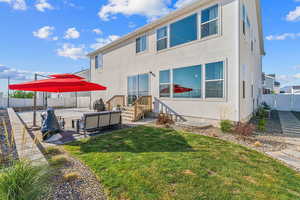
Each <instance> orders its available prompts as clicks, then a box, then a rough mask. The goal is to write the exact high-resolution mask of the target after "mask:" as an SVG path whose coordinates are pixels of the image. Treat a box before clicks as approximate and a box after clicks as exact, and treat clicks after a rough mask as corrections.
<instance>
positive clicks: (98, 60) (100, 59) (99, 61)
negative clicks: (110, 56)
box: [95, 54, 103, 69]
mask: <svg viewBox="0 0 300 200" xmlns="http://www.w3.org/2000/svg"><path fill="white" fill-rule="evenodd" d="M102 66H103V55H102V54H98V55H96V56H95V68H96V69H98V68H101V67H102Z"/></svg>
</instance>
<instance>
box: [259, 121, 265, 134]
mask: <svg viewBox="0 0 300 200" xmlns="http://www.w3.org/2000/svg"><path fill="white" fill-rule="evenodd" d="M266 123H267V122H266V120H265V119H260V120H259V121H258V130H259V131H262V132H264V131H266Z"/></svg>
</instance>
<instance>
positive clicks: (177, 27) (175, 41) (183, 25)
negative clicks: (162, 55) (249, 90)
mask: <svg viewBox="0 0 300 200" xmlns="http://www.w3.org/2000/svg"><path fill="white" fill-rule="evenodd" d="M194 40H197V14H194V15H191V16H189V17H186V18H184V19H182V20H180V21H177V22H175V23H173V24H171V25H170V47H174V46H177V45H180V44H184V43H187V42H191V41H194Z"/></svg>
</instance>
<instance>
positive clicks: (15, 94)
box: [10, 91, 34, 99]
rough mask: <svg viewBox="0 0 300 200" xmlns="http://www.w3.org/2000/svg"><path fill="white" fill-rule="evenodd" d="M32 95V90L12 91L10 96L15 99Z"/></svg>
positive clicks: (30, 97) (27, 97) (31, 96)
mask: <svg viewBox="0 0 300 200" xmlns="http://www.w3.org/2000/svg"><path fill="white" fill-rule="evenodd" d="M33 96H34V93H33V92H24V91H14V92H13V93H12V94H11V95H10V97H11V98H17V99H32V98H33Z"/></svg>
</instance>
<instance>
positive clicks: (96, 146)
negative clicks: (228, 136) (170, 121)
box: [64, 126, 300, 200]
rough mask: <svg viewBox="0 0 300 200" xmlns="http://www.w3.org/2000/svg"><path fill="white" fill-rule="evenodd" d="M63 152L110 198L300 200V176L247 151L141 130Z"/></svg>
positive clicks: (84, 142) (71, 146)
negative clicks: (82, 166)
mask: <svg viewBox="0 0 300 200" xmlns="http://www.w3.org/2000/svg"><path fill="white" fill-rule="evenodd" d="M64 148H65V149H66V150H67V151H68V152H69V153H71V154H72V155H74V156H75V157H76V158H78V159H80V160H81V161H83V162H84V163H85V164H86V165H87V166H89V167H90V168H91V169H92V170H93V172H94V173H95V174H96V175H97V177H98V178H99V180H100V181H101V183H102V185H103V187H104V190H105V192H106V194H107V195H108V197H109V198H110V199H131V200H135V199H136V200H144V199H145V200H146V199H147V200H148V199H153V200H154V199H155V200H157V199H184V200H189V199H222V200H223V199H267V200H269V199H274V200H276V199H280V200H284V199H299V198H300V187H299V185H300V175H299V174H297V173H296V172H295V171H293V170H292V169H289V168H288V167H286V166H284V165H282V164H280V163H279V162H277V161H275V160H273V159H272V158H269V157H267V156H265V155H263V154H261V153H258V152H257V151H254V150H250V149H248V148H246V147H243V146H240V145H237V144H233V143H230V142H226V141H223V140H219V139H216V138H210V137H206V136H202V135H196V134H191V133H187V132H183V131H176V130H173V129H162V128H154V127H145V126H140V127H136V128H132V129H126V130H120V131H116V132H113V133H112V134H109V135H103V136H98V137H96V138H93V139H86V140H82V141H78V142H74V143H71V144H69V145H66V146H64Z"/></svg>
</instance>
